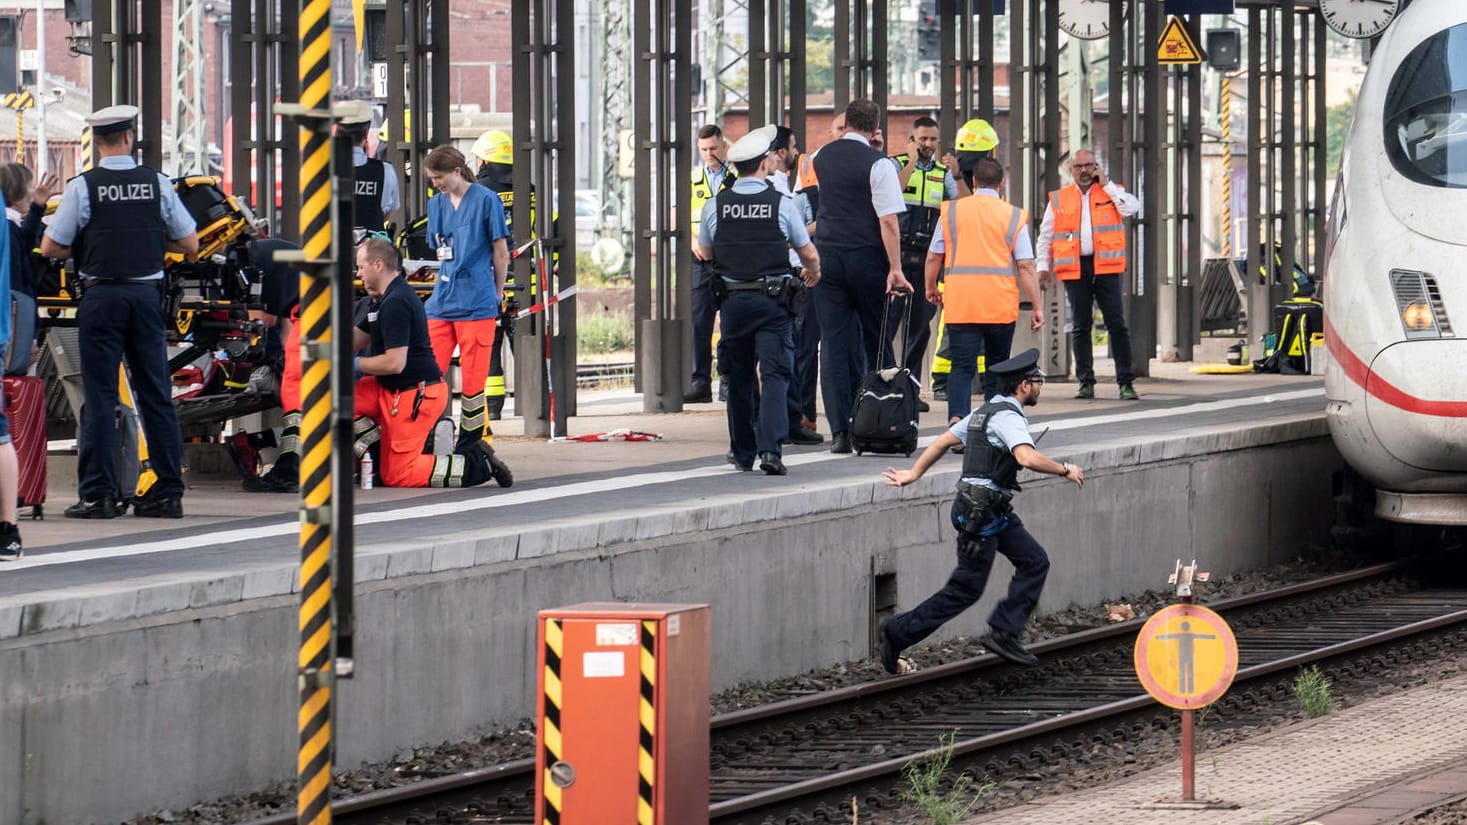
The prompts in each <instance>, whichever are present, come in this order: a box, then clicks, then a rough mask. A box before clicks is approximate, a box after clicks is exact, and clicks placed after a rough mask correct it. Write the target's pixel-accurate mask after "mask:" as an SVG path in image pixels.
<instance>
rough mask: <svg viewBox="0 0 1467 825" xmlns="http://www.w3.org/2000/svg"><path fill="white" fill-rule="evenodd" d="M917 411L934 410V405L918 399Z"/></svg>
mask: <svg viewBox="0 0 1467 825" xmlns="http://www.w3.org/2000/svg"><path fill="white" fill-rule="evenodd" d="M917 412H932V406H931V405H930V404H928V403H927V402H926V401H923V400H922V399H920V398H918V399H917Z"/></svg>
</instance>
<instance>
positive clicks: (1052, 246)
mask: <svg viewBox="0 0 1467 825" xmlns="http://www.w3.org/2000/svg"><path fill="white" fill-rule="evenodd" d="M1070 177H1071V179H1072V180H1073V181H1074V183H1071V184H1070V185H1069V186H1066V187H1064V188H1062V189H1056V190H1055V191H1053V192H1050V193H1049V205H1048V206H1047V207H1045V210H1044V221H1043V222H1042V223H1041V224H1040V225H1039V254H1038V255H1037V256H1036V257H1037V258H1038V262H1037V266H1038V268H1039V282H1040V283H1041V284H1043V285H1044V286H1045V287H1046V288H1047V287H1048V286H1049V285H1050V284H1051V283H1053V281H1054V278H1056V277H1058V278H1059V279H1060V281H1061V282H1062V283H1063V284H1064V285H1065V301H1066V302H1067V304H1068V307H1069V319H1070V351H1071V352H1073V353H1074V355H1075V379H1076V380H1077V381H1079V382H1080V389H1079V390H1078V391H1077V392H1076V393H1075V397H1076V398H1094V397H1095V359H1094V355H1093V354H1092V353H1091V342H1090V325H1091V324H1092V323H1093V321H1094V316H1095V305H1096V304H1099V305H1100V314H1101V316H1102V317H1104V318H1105V329H1106V331H1107V332H1108V333H1109V334H1110V357H1111V358H1113V359H1115V364H1116V383H1117V384H1119V385H1120V399H1121V400H1122V401H1135V400H1137V399H1139V398H1140V396H1139V395H1137V394H1136V388H1135V387H1134V386H1132V384H1133V382H1134V381H1135V380H1136V372H1135V368H1134V366H1133V365H1132V362H1131V331H1130V330H1129V329H1127V328H1126V318H1125V315H1124V304H1123V298H1122V292H1123V286H1122V284H1121V280H1122V276H1123V275H1124V274H1125V272H1126V222H1125V220H1124V219H1125V218H1129V217H1131V216H1132V215H1135V214H1136V213H1137V212H1140V211H1141V201H1139V200H1137V199H1136V197H1135V196H1134V195H1131V194H1129V193H1127V192H1126V190H1125V189H1123V188H1121V186H1120V184H1118V183H1116V182H1115V181H1112V180H1110V179H1109V178H1107V177H1106V175H1105V170H1104V169H1101V168H1100V164H1098V163H1096V162H1095V155H1094V154H1092V153H1091V152H1090V150H1088V149H1080V150H1078V151H1076V152H1075V154H1074V155H1073V156H1072V157H1071V158H1070Z"/></svg>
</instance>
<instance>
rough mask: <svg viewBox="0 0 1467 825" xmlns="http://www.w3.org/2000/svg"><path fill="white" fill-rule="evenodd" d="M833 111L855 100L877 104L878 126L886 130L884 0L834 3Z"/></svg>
mask: <svg viewBox="0 0 1467 825" xmlns="http://www.w3.org/2000/svg"><path fill="white" fill-rule="evenodd" d="M832 60H833V61H834V63H835V66H834V70H835V111H836V112H837V113H840V112H843V111H845V108H846V104H848V103H850V102H851V101H852V100H854V99H857V98H866V99H869V100H872V101H874V102H875V103H876V107H877V109H879V110H880V116H879V119H878V120H877V126H878V127H880V128H881V129H882V131H883V132H885V130H886V108H887V90H888V88H889V85H888V82H887V72H888V71H890V61H889V60H888V59H887V27H886V0H835V44H834V51H833V53H832Z"/></svg>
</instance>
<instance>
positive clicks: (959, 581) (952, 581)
mask: <svg viewBox="0 0 1467 825" xmlns="http://www.w3.org/2000/svg"><path fill="white" fill-rule="evenodd" d="M998 553H1002V554H1003V555H1004V557H1005V558H1007V559H1008V560H1009V561H1010V562H1012V563H1013V565H1014V578H1013V580H1012V581H1010V582H1009V592H1008V595H1007V596H1005V597H1004V599H1003V601H1001V602H999V603H998V606H997V607H995V608H994V609H993V613H992V614H991V615H989V617H988V624H989V626H990V627H992V628H993V629H994V630H1000V631H1003V632H1005V633H1011V634H1013V635H1014V636H1018V635H1019V633H1021V632H1022V631H1023V630H1024V624H1025V623H1026V622H1028V621H1029V614H1030V613H1033V612H1034V605H1036V604H1038V603H1039V594H1040V593H1041V592H1042V591H1043V590H1044V580H1045V578H1047V577H1048V575H1049V556H1048V555H1046V554H1045V552H1044V548H1043V547H1041V546H1040V545H1039V542H1037V541H1035V540H1034V537H1033V536H1031V535H1029V531H1028V530H1025V529H1024V525H1023V522H1021V521H1020V520H1019V517H1018V515H1017V514H1013V513H1010V514H1009V527H1008V529H1006V530H1004V531H1003V532H1001V533H998V534H997V535H993V536H983V537H980V538H972V537H969V536H964V535H959V536H958V566H957V567H956V568H954V570H953V572H952V575H951V576H949V577H948V580H947V584H945V585H943V587H942V589H941V590H939V591H937V592H936V593H933V594H932V595H931V596H929V597H927V600H926V601H924V602H922V603H921V604H919V605H917V607H916V608H914V609H913V610H910V611H908V612H906V613H902V614H900V615H897V616H893V617H892V618H891V620H890V621H888V622H887V623H886V632H887V634H888V635H889V636H890V637H891V642H892V644H893V645H894V646H895V647H896V648H897V649H898V650H901V649H903V648H907V647H911V646H912V645H914V644H916V643H918V642H920V641H922V640H923V639H925V638H927V637H928V636H930V635H931V634H932V632H933V631H934V630H937V629H938V628H939V627H941V626H942V625H943V623H944V622H947V621H948V620H949V619H952V618H953V617H954V616H956V615H958V614H959V613H962V612H963V611H964V610H967V609H968V608H970V607H972V606H973V605H974V603H976V602H977V601H978V598H979V597H980V596H982V595H983V587H984V586H985V585H986V584H988V574H989V573H990V572H992V571H993V557H994V555H995V554H998Z"/></svg>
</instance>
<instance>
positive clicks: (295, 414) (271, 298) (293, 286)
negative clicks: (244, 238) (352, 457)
mask: <svg viewBox="0 0 1467 825" xmlns="http://www.w3.org/2000/svg"><path fill="white" fill-rule="evenodd" d="M298 249H300V247H299V246H297V245H295V244H293V243H291V242H290V241H286V240H281V239H280V238H257V239H255V240H253V241H250V242H249V243H247V244H245V259H246V261H247V263H248V265H249V267H250V269H252V270H253V271H254V272H255V273H256V277H258V279H259V281H258V283H259V284H260V304H261V308H260V309H252V310H250V317H251V318H253V319H255V320H257V321H261V322H263V323H264V324H265V326H266V327H267V328H268V329H269V340H268V342H267V344H266V347H265V357H266V358H267V359H274V358H276V357H277V356H278V357H279V358H280V363H281V369H280V413H281V415H282V416H283V419H284V420H283V422H282V426H281V429H280V453H279V455H278V456H276V458H275V464H274V465H272V466H271V467H270V471H269V472H267V473H265V474H264V475H262V476H255V477H247V478H245V479H244V481H243V482H241V483H242V485H243V487H244V491H245V492H247V493H294V492H296V491H297V490H298V489H299V486H298V485H299V481H300V466H301V458H300V447H301V328H300V318H299V317H298V316H299V309H300V282H301V276H300V273H299V272H298V271H296V269H295V268H294V267H292V266H291V265H290V264H286V263H280V262H277V261H276V260H275V253H276V252H283V251H293V250H298ZM277 348H278V349H279V352H278V353H277V352H276V349H277Z"/></svg>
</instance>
